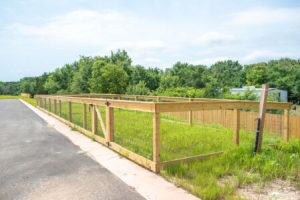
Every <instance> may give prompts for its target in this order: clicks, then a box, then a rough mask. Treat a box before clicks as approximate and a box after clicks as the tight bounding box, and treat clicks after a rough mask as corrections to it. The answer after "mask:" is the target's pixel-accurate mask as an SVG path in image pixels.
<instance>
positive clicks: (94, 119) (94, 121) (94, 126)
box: [91, 105, 98, 137]
mask: <svg viewBox="0 0 300 200" xmlns="http://www.w3.org/2000/svg"><path fill="white" fill-rule="evenodd" d="M92 106H93V107H92V119H91V120H92V122H91V125H92V133H93V137H94V136H95V135H97V126H98V123H97V121H98V119H97V113H96V106H95V105H92Z"/></svg>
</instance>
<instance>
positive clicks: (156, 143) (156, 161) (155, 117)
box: [153, 112, 160, 173]
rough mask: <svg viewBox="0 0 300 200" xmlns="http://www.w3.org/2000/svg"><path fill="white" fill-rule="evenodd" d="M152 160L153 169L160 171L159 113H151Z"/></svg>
mask: <svg viewBox="0 0 300 200" xmlns="http://www.w3.org/2000/svg"><path fill="white" fill-rule="evenodd" d="M153 162H154V164H155V169H154V171H155V172H156V173H158V172H159V171H160V113H156V112H154V113H153Z"/></svg>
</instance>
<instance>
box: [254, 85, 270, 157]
mask: <svg viewBox="0 0 300 200" xmlns="http://www.w3.org/2000/svg"><path fill="white" fill-rule="evenodd" d="M268 89H269V85H268V84H264V85H262V91H261V97H260V103H259V115H258V121H257V130H256V141H255V147H254V154H256V153H258V152H260V151H261V146H262V140H263V131H264V122H265V116H266V105H267V98H268Z"/></svg>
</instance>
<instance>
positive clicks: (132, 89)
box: [126, 81, 150, 95]
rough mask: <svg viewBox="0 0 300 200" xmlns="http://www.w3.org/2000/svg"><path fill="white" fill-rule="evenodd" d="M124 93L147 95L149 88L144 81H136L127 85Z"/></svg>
mask: <svg viewBox="0 0 300 200" xmlns="http://www.w3.org/2000/svg"><path fill="white" fill-rule="evenodd" d="M126 94H130V95H149V94H150V89H149V88H148V87H147V86H146V83H145V82H144V81H140V82H138V84H136V85H129V86H128V87H127V91H126Z"/></svg>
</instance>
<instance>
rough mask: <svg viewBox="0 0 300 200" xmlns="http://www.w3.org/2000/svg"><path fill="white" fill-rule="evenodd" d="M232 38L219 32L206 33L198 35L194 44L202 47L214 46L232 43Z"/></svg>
mask: <svg viewBox="0 0 300 200" xmlns="http://www.w3.org/2000/svg"><path fill="white" fill-rule="evenodd" d="M233 40H234V37H233V36H232V35H229V34H225V33H220V32H207V33H205V34H202V35H200V37H199V38H197V39H196V41H195V42H196V43H198V44H202V45H214V44H224V43H226V42H233Z"/></svg>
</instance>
